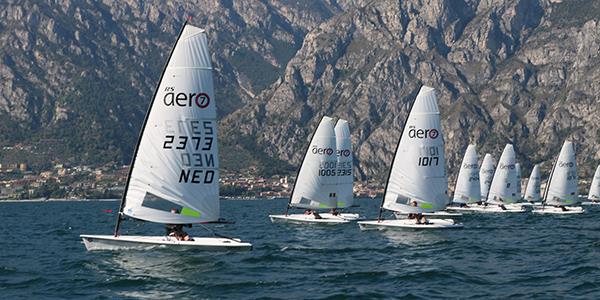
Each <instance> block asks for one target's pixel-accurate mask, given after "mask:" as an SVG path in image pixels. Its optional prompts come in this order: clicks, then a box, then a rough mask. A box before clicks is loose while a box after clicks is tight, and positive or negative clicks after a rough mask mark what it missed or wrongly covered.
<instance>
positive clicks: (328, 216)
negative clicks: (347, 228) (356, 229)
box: [320, 213, 364, 221]
mask: <svg viewBox="0 0 600 300" xmlns="http://www.w3.org/2000/svg"><path fill="white" fill-rule="evenodd" d="M320 215H321V218H324V219H342V220H346V221H359V220H364V218H363V217H361V216H360V215H359V214H352V213H340V214H338V215H337V216H334V215H332V214H330V213H322V214H320Z"/></svg>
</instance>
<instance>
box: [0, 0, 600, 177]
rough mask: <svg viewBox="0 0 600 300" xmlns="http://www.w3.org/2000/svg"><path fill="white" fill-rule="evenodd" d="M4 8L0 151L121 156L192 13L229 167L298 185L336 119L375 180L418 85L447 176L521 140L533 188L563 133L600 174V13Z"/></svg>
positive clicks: (443, 5)
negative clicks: (211, 70)
mask: <svg viewBox="0 0 600 300" xmlns="http://www.w3.org/2000/svg"><path fill="white" fill-rule="evenodd" d="M0 8H2V9H1V10H0V42H2V43H3V45H4V46H3V47H2V48H1V49H0V58H1V59H0V74H1V75H2V78H3V81H2V82H1V83H0V84H1V85H2V87H1V89H0V138H1V139H3V140H4V141H7V143H15V142H24V143H33V144H35V143H38V148H40V149H43V148H44V147H48V146H47V145H45V144H41V145H40V144H39V142H37V141H39V140H40V138H43V141H44V143H51V142H52V141H54V143H59V144H60V143H62V144H61V145H62V146H63V148H64V149H65V151H64V153H57V154H55V155H56V156H61V155H62V157H60V158H65V156H66V158H71V159H73V160H82V159H84V160H85V159H91V160H101V161H107V160H122V161H125V162H126V161H128V159H129V156H130V153H131V148H132V147H133V144H134V143H135V140H136V138H135V137H136V135H137V132H138V130H139V126H140V124H141V121H142V118H143V115H144V112H145V109H146V107H147V104H148V103H149V101H150V97H151V94H152V92H153V89H154V85H155V83H156V80H157V79H158V77H159V75H160V74H159V73H160V70H161V69H162V65H163V64H164V60H165V58H166V55H167V54H168V50H169V48H170V46H171V44H172V42H173V39H174V36H175V35H176V32H177V30H178V29H179V27H180V25H181V21H182V20H183V19H185V17H186V16H187V15H193V20H192V23H193V24H195V25H198V26H202V27H205V28H207V29H208V32H209V35H210V47H211V49H212V50H213V53H214V55H213V63H214V66H215V69H216V70H217V72H215V74H216V77H215V83H216V86H217V90H218V92H217V93H218V94H217V97H218V99H219V110H220V111H219V113H220V116H221V117H223V120H222V122H221V124H222V125H221V135H222V137H223V138H222V139H221V141H222V143H223V145H224V147H222V148H221V149H222V150H223V155H224V159H223V161H225V162H226V161H232V162H234V163H233V164H231V165H230V166H229V167H231V168H238V167H248V166H251V165H267V166H268V167H267V168H263V170H262V171H269V172H289V166H288V168H286V167H285V166H286V164H287V163H289V164H291V165H297V164H298V163H299V161H300V159H301V156H302V151H303V150H304V147H305V145H306V142H307V140H308V139H309V137H310V134H311V132H312V130H313V128H314V127H315V126H316V123H317V122H318V120H319V119H320V117H321V116H322V115H332V116H336V117H340V118H345V119H347V120H349V122H350V126H351V129H352V132H353V135H352V139H353V143H354V145H355V151H356V162H355V163H356V166H357V172H356V173H357V174H358V175H359V176H360V177H361V178H363V179H366V178H377V179H383V178H384V177H385V175H386V174H387V169H388V165H389V163H390V161H391V159H392V155H393V151H394V148H395V146H396V142H397V138H398V136H399V134H400V132H401V129H402V127H403V126H404V120H405V118H406V114H407V111H408V109H409V107H410V103H411V101H412V100H413V99H414V97H415V96H416V93H417V91H418V89H419V87H420V86H421V85H422V84H426V85H430V86H433V87H435V88H436V89H437V91H438V99H439V102H440V108H441V111H442V119H443V128H444V133H445V139H446V147H447V149H446V150H447V152H446V153H447V157H448V162H449V168H448V170H449V172H450V174H451V175H452V176H454V174H455V172H454V171H455V170H456V168H455V166H456V165H458V164H459V163H460V159H461V158H462V154H463V152H464V150H465V148H466V146H467V144H468V143H469V142H471V143H477V144H478V146H479V147H478V148H479V149H478V150H479V153H480V155H481V156H482V155H483V154H484V153H485V152H491V153H493V154H495V155H496V156H497V157H498V156H499V155H500V151H501V149H502V148H503V144H504V143H507V142H512V143H514V144H515V148H516V150H517V153H518V156H519V159H520V160H521V162H522V165H523V167H524V174H525V175H527V174H528V170H529V168H530V166H531V165H532V164H533V163H538V162H546V163H545V164H544V165H543V166H544V168H549V167H550V166H549V163H548V162H549V161H550V160H551V159H550V158H551V157H553V156H555V155H557V153H558V151H559V149H560V144H561V143H562V141H563V140H564V139H565V138H570V139H573V140H574V141H575V142H576V144H577V147H578V149H577V151H578V155H579V157H578V159H579V162H580V164H581V165H582V166H584V168H583V169H584V172H588V173H589V172H591V169H592V167H593V165H595V164H597V163H598V162H599V161H600V146H599V143H600V102H599V101H600V99H599V97H600V85H598V82H599V80H598V79H599V78H598V77H599V76H600V71H599V68H598V66H599V65H600V54H599V52H600V34H599V32H600V31H599V29H600V20H599V17H598V16H599V15H600V4H599V3H597V2H596V1H584V0H572V1H557V0H552V1H551V0H481V1H480V0H402V1H398V0H396V1H367V0H347V1H340V0H338V1H335V0H318V1H286V0H280V1H276V0H267V1H229V0H211V1H202V2H201V3H197V4H191V3H188V2H184V1H181V2H179V1H175V2H173V1H171V2H159V1H118V2H112V1H106V2H96V1H89V2H81V1H73V2H71V1H56V2H48V3H39V2H37V1H8V2H5V3H3V4H0ZM99 157H100V159H98V158H99ZM273 162H275V163H274V164H273ZM225 166H226V167H227V164H226V165H225ZM266 169H268V170H266ZM584 174H585V173H582V174H581V175H582V176H583V175H584Z"/></svg>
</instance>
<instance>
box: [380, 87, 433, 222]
mask: <svg viewBox="0 0 600 300" xmlns="http://www.w3.org/2000/svg"><path fill="white" fill-rule="evenodd" d="M421 87H423V85H421ZM417 95H418V92H417ZM415 102H417V98H416V96H415V99H414V100H413V102H412V103H411V104H410V108H409V109H408V114H407V115H406V119H404V127H402V132H400V138H398V143H397V144H396V150H394V157H393V158H392V164H391V165H390V170H389V171H388V176H387V181H386V182H385V189H384V190H383V196H382V197H381V204H380V205H379V214H378V215H377V221H381V213H382V212H383V203H384V202H385V195H386V194H387V189H388V185H389V184H390V176H392V169H393V168H394V162H395V161H396V154H397V152H398V148H399V147H400V141H401V140H402V136H404V130H405V129H406V124H408V118H410V114H411V113H412V110H413V106H414V105H415Z"/></svg>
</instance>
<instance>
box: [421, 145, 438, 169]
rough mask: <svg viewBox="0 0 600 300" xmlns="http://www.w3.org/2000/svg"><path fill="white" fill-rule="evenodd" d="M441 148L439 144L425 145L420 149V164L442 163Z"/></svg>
mask: <svg viewBox="0 0 600 300" xmlns="http://www.w3.org/2000/svg"><path fill="white" fill-rule="evenodd" d="M439 155H440V150H439V149H438V147H437V146H423V147H421V148H420V149H419V163H418V165H419V166H423V167H429V166H437V165H439V163H440V158H439Z"/></svg>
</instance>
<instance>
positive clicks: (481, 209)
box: [446, 204, 525, 213]
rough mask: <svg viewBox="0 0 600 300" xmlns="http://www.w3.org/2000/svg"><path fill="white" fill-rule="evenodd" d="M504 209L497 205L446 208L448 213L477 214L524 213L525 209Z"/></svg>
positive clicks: (512, 207)
mask: <svg viewBox="0 0 600 300" xmlns="http://www.w3.org/2000/svg"><path fill="white" fill-rule="evenodd" d="M505 207H506V209H505V210H504V209H502V208H500V207H499V206H498V205H493V204H490V205H488V206H485V205H471V206H469V207H448V208H446V209H447V210H450V211H461V212H478V213H524V212H525V209H523V207H521V206H514V205H505Z"/></svg>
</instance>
